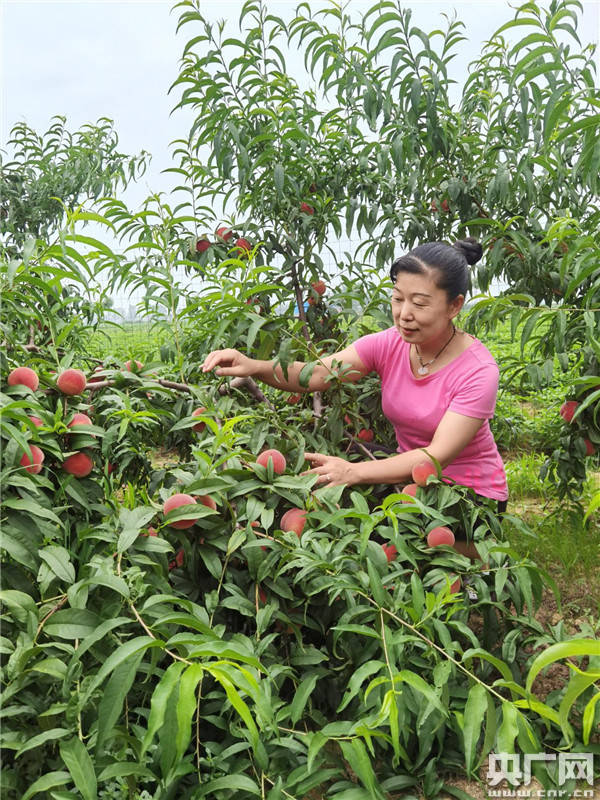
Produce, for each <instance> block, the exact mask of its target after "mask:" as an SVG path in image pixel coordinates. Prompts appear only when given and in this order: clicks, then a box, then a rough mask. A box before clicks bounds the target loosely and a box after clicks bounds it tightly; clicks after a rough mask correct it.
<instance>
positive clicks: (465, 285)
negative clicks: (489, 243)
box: [390, 236, 483, 301]
mask: <svg viewBox="0 0 600 800" xmlns="http://www.w3.org/2000/svg"><path fill="white" fill-rule="evenodd" d="M482 255H483V248H482V247H481V245H480V244H479V242H478V241H477V239H474V238H473V237H472V236H469V237H467V238H466V239H459V240H458V241H456V242H454V244H452V245H449V244H445V243H444V242H427V243H426V244H421V245H419V246H418V247H415V248H414V250H411V251H410V253H407V254H406V255H404V256H400V258H397V259H396V260H395V261H394V263H393V264H392V266H391V268H390V278H391V279H392V283H396V276H397V275H398V273H399V272H411V273H413V274H418V275H426V274H427V272H428V271H430V270H431V271H433V272H435V273H436V275H435V276H434V280H435V285H436V286H437V287H438V289H443V290H444V291H445V292H446V294H447V295H448V300H449V301H450V300H454V299H455V298H456V297H458V295H459V294H462V295H466V294H467V291H468V290H469V288H470V286H471V277H470V275H469V265H470V264H476V263H477V262H478V261H479V259H480V258H481V256H482Z"/></svg>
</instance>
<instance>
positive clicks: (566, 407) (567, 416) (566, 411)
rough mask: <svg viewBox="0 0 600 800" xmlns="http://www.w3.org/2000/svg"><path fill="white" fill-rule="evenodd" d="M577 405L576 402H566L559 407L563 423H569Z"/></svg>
mask: <svg viewBox="0 0 600 800" xmlns="http://www.w3.org/2000/svg"><path fill="white" fill-rule="evenodd" d="M578 405H579V403H578V402H577V400H567V401H566V402H564V403H563V404H562V406H561V407H560V415H561V417H562V418H563V419H564V420H565V422H571V420H572V419H573V415H574V414H575V411H576V410H577V406H578Z"/></svg>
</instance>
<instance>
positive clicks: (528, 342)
mask: <svg viewBox="0 0 600 800" xmlns="http://www.w3.org/2000/svg"><path fill="white" fill-rule="evenodd" d="M177 8H179V9H181V17H180V23H179V24H180V27H182V26H186V27H189V28H190V29H191V30H192V31H193V33H192V38H190V40H189V42H188V44H187V45H186V47H185V48H184V54H183V61H182V69H181V73H180V76H179V77H178V79H177V80H176V81H175V82H174V84H173V87H172V88H174V89H175V88H176V89H178V90H180V92H181V98H180V101H179V103H178V106H187V107H190V108H192V109H193V110H194V112H195V113H196V121H195V122H194V124H193V125H192V128H191V130H190V133H189V135H188V137H187V139H185V140H183V139H182V140H180V141H179V142H177V143H176V144H177V147H176V150H175V156H176V158H178V159H179V166H178V167H176V168H174V171H175V172H176V173H177V174H180V175H182V176H183V177H184V178H185V180H184V181H183V183H182V185H181V186H180V187H179V188H180V189H181V191H182V192H184V193H185V195H186V196H187V197H189V198H190V199H192V204H193V207H194V208H195V209H196V214H198V213H199V210H201V209H203V208H205V204H206V203H209V204H210V206H211V207H212V208H214V207H215V203H216V201H217V200H221V201H222V202H223V203H224V207H227V208H230V209H232V210H233V217H234V218H235V220H236V221H237V224H238V225H239V226H240V228H241V229H243V230H244V232H245V233H247V234H248V235H250V234H253V235H255V236H256V237H257V238H259V239H260V240H262V241H263V242H264V246H263V248H261V250H262V253H264V257H265V258H266V260H267V263H270V262H271V261H272V259H273V256H275V255H276V254H280V255H283V259H284V267H283V270H284V272H285V273H286V275H287V277H288V279H289V280H290V281H291V283H292V285H293V286H294V289H295V291H296V294H297V295H298V293H299V292H298V288H297V284H298V281H300V283H302V278H303V277H304V276H305V275H306V276H307V277H308V276H310V275H314V274H315V273H317V272H318V273H319V274H320V275H321V276H323V262H322V260H321V257H320V255H319V253H320V252H322V251H323V250H324V249H326V248H327V247H328V244H327V241H328V239H330V238H331V237H332V236H334V235H335V236H337V237H338V238H339V237H340V236H342V235H343V234H345V235H346V236H348V237H351V238H356V237H359V239H360V243H359V244H358V246H357V247H356V248H355V252H354V253H346V254H345V257H344V258H345V261H344V263H343V264H340V263H339V260H338V268H339V269H340V271H342V272H343V273H345V274H346V275H349V276H351V277H352V279H353V280H360V281H361V282H362V281H363V280H364V274H363V269H364V267H363V264H362V261H363V260H368V261H371V262H374V263H375V265H376V267H377V268H379V269H382V268H385V267H388V266H389V263H390V262H391V260H392V258H393V257H394V256H395V255H396V256H397V255H398V254H399V251H402V250H404V249H407V248H410V247H412V246H413V245H414V244H416V243H418V242H422V241H427V240H432V239H444V238H450V239H452V238H457V237H458V238H460V237H464V236H465V235H467V234H471V235H475V236H478V237H479V238H480V239H481V240H482V243H483V245H484V247H485V249H486V251H487V256H486V258H485V259H484V260H483V262H481V263H480V265H478V268H477V274H476V276H475V278H474V285H475V287H476V288H478V289H479V290H480V291H482V292H485V291H487V290H488V289H489V288H490V287H491V286H492V283H493V282H495V283H497V282H498V281H500V282H501V284H504V285H505V286H506V287H507V288H506V290H505V291H503V292H502V293H501V296H500V297H491V296H490V297H482V298H481V300H480V301H479V302H477V304H476V307H475V311H474V313H473V314H472V315H471V318H470V319H471V320H472V322H471V324H472V325H474V326H475V329H480V330H484V331H485V330H486V329H490V328H491V327H493V325H494V324H495V321H496V320H497V319H498V318H500V317H502V316H504V315H506V314H510V316H511V320H512V324H513V330H514V334H515V335H517V334H518V335H520V337H521V342H522V346H523V351H525V348H526V347H527V358H524V357H523V358H521V359H520V360H519V362H517V363H504V364H501V367H502V368H503V369H504V370H505V373H506V377H507V380H508V379H510V380H516V379H520V380H521V381H522V382H526V383H528V384H529V385H530V386H532V387H533V388H536V387H539V386H541V385H544V384H546V383H547V382H549V381H550V380H551V378H552V374H553V372H554V371H555V370H556V369H562V370H567V369H568V368H570V367H574V368H576V369H577V370H578V372H579V377H578V378H577V379H576V380H575V381H574V383H573V385H572V396H573V398H577V399H579V400H580V401H581V405H582V407H581V410H580V416H579V418H578V425H577V426H574V427H572V428H571V429H569V430H568V431H566V432H565V436H564V437H563V439H562V440H561V444H560V447H559V448H558V449H557V450H556V452H555V453H554V454H553V456H552V460H551V461H550V462H549V463H548V465H547V467H546V471H550V473H551V474H552V475H554V476H555V478H556V480H557V482H558V484H559V488H560V492H561V494H564V493H566V492H569V493H570V494H573V493H575V492H576V491H577V487H578V486H579V485H580V484H581V480H582V478H583V476H584V475H585V469H584V467H583V459H584V458H585V452H586V451H585V448H584V443H583V442H584V439H585V438H587V439H588V440H589V441H590V442H591V443H592V445H593V446H594V447H595V449H596V450H597V449H598V448H599V447H600V427H599V426H600V423H599V420H598V408H600V403H599V402H598V401H599V399H600V394H599V391H600V383H599V380H600V378H599V374H600V369H599V360H600V341H599V339H598V330H599V329H600V311H598V308H599V306H600V296H599V292H600V277H599V271H598V257H599V252H598V247H599V245H598V242H599V241H600V236H599V220H600V209H599V207H598V174H599V165H600V135H599V134H600V115H599V114H598V113H597V108H598V102H599V101H600V93H599V91H598V88H597V75H596V63H595V60H594V48H593V47H586V48H583V47H581V45H580V42H579V38H578V35H577V22H578V12H579V10H580V8H581V5H580V3H579V2H577V0H562V2H557V0H553V2H551V3H550V5H549V7H548V8H541V7H540V6H538V5H536V4H535V3H526V4H524V5H523V6H521V7H520V8H518V9H517V11H516V12H515V17H514V19H512V20H510V21H508V22H507V23H506V24H505V25H503V26H501V28H500V29H499V30H498V31H496V33H495V34H494V36H493V37H492V38H491V39H490V40H489V42H487V43H485V45H484V47H483V51H482V53H481V55H480V56H479V57H477V58H474V60H473V62H472V63H471V65H470V69H469V77H468V78H467V79H466V80H465V81H464V84H463V86H462V87H461V96H460V100H459V102H458V103H457V104H456V105H455V104H453V102H452V101H451V98H450V89H451V87H452V84H453V83H455V82H456V81H455V80H454V79H453V76H452V74H451V67H452V60H453V58H454V57H455V56H456V54H457V51H458V48H459V47H460V48H464V47H465V46H466V45H465V44H464V42H465V40H466V32H465V25H464V24H463V23H462V22H461V21H459V20H455V19H454V20H450V19H448V20H447V21H446V25H445V27H444V28H443V29H436V30H434V31H432V32H430V33H428V32H427V31H424V30H422V29H420V28H418V27H417V26H415V25H414V24H413V23H412V21H411V11H410V9H409V8H406V9H401V8H400V7H399V6H397V5H396V4H395V3H393V2H391V1H388V2H386V1H385V0H382V2H379V3H376V4H375V5H373V7H372V8H371V9H369V10H368V11H367V12H365V14H364V15H362V16H360V17H352V16H351V15H350V14H349V13H348V11H347V8H346V7H345V6H339V5H336V4H327V5H326V7H324V8H319V9H313V7H312V6H309V4H308V3H301V4H300V5H299V6H298V7H297V10H296V14H295V16H293V17H292V18H291V19H288V20H284V19H282V18H280V17H278V16H276V15H274V14H272V13H269V10H268V8H267V5H266V4H263V3H260V2H255V1H254V0H250V1H249V2H247V3H246V4H245V5H244V8H243V11H242V14H241V18H240V23H239V35H238V36H237V37H236V36H234V35H232V34H231V31H230V29H229V28H226V27H225V23H219V24H211V23H210V22H209V21H208V20H207V19H205V17H204V16H203V14H202V6H201V3H199V2H197V1H196V2H194V0H184V2H181V3H178V4H177ZM515 33H516V34H517V35H518V36H519V38H518V39H517V40H516V41H514V40H513V38H512V37H511V35H512V34H515ZM291 52H295V53H300V54H302V57H303V65H304V68H305V75H304V76H302V74H301V69H299V65H298V56H296V58H295V59H294V62H293V68H290V66H289V65H288V63H286V58H287V59H288V61H289V58H290V56H289V54H290V53H291ZM306 85H310V87H311V88H309V89H306V88H303V87H304V86H306ZM303 203H304V204H310V207H311V208H312V209H313V210H314V213H313V214H311V215H307V214H305V213H303V212H302V210H301V208H302V204H303ZM201 263H205V262H203V261H202V260H201ZM385 271H386V270H385V269H383V272H384V274H385ZM332 277H335V276H332ZM297 299H298V298H297ZM298 302H299V299H298Z"/></svg>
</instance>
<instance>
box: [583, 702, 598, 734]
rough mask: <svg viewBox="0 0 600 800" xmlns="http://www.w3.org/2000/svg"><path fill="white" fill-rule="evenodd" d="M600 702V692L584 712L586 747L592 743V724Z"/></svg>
mask: <svg viewBox="0 0 600 800" xmlns="http://www.w3.org/2000/svg"><path fill="white" fill-rule="evenodd" d="M598 700H600V692H597V693H596V694H595V695H594V696H593V697H592V699H591V700H590V701H589V702H588V703H587V704H586V707H585V708H584V710H583V727H582V730H583V743H584V744H585V745H587V744H589V742H590V735H591V733H592V724H593V722H594V719H595V714H596V703H597V702H598Z"/></svg>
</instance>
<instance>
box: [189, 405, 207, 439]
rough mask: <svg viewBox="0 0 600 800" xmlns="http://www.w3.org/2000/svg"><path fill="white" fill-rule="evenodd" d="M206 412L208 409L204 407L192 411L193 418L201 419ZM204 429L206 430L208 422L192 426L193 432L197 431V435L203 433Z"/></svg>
mask: <svg viewBox="0 0 600 800" xmlns="http://www.w3.org/2000/svg"><path fill="white" fill-rule="evenodd" d="M205 412H206V409H205V408H204V406H201V407H200V408H195V409H194V410H193V411H192V417H199V416H201V415H202V414H204V413H205ZM204 428H206V422H199V423H198V424H197V425H192V430H193V431H196V432H197V433H200V432H201V431H203V430H204Z"/></svg>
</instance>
